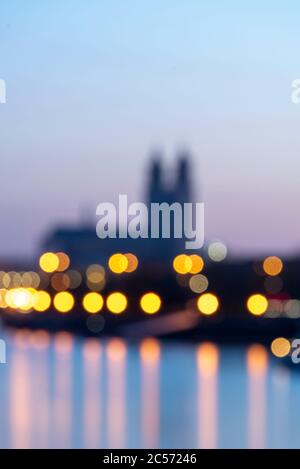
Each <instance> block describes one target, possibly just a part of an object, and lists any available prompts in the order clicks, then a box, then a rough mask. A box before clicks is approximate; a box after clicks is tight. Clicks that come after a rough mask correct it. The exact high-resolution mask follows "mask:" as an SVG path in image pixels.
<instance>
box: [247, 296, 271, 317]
mask: <svg viewBox="0 0 300 469" xmlns="http://www.w3.org/2000/svg"><path fill="white" fill-rule="evenodd" d="M247 308H248V311H249V312H250V313H251V314H253V315H254V316H261V315H262V314H264V313H265V312H266V311H267V309H268V300H267V298H266V297H265V296H264V295H261V294H260V293H257V294H254V295H251V296H250V297H249V298H248V300H247Z"/></svg>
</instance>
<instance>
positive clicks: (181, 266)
mask: <svg viewBox="0 0 300 469" xmlns="http://www.w3.org/2000/svg"><path fill="white" fill-rule="evenodd" d="M192 267H193V262H192V259H191V258H190V256H187V255H186V254H179V255H178V256H176V257H175V259H174V260H173V268H174V270H175V272H177V273H178V274H182V275H185V274H188V273H189V272H190V271H191V269H192Z"/></svg>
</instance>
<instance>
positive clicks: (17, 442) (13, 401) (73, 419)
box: [0, 330, 300, 448]
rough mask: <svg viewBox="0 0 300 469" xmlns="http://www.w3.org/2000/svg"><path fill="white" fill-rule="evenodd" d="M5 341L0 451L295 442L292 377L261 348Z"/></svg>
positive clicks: (66, 339)
mask: <svg viewBox="0 0 300 469" xmlns="http://www.w3.org/2000/svg"><path fill="white" fill-rule="evenodd" d="M4 339H5V342H6V364H1V365H0V447H1V448H139V447H141V448H235V447H236V448H247V447H248V448H264V447H269V448H288V447H292V448H293V447H299V446H300V426H299V421H300V406H299V395H300V372H298V370H297V369H296V370H290V369H288V368H286V367H284V366H283V365H282V363H281V362H280V360H279V359H277V360H276V359H275V358H274V357H273V358H272V357H271V356H270V355H269V352H268V350H267V349H265V348H264V347H262V346H261V345H255V344H253V345H251V346H248V347H223V346H221V347H219V346H218V345H216V344H214V343H202V344H187V343H175V342H174V343H173V342H160V341H157V340H155V339H144V340H143V341H141V342H140V343H135V344H132V343H128V342H126V341H124V340H122V339H118V338H112V339H107V340H105V341H104V340H103V341H96V340H95V339H81V338H76V337H73V336H71V335H70V334H68V333H59V334H56V335H54V336H50V335H48V334H47V333H46V332H41V331H37V332H34V333H33V332H29V331H26V330H19V331H17V332H10V333H6V334H5V335H4ZM299 366H300V365H299ZM299 371H300V369H299Z"/></svg>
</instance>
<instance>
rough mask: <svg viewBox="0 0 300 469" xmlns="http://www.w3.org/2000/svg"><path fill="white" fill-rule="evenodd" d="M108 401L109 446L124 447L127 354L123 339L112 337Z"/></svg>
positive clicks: (108, 350)
mask: <svg viewBox="0 0 300 469" xmlns="http://www.w3.org/2000/svg"><path fill="white" fill-rule="evenodd" d="M106 351H107V367H108V402H107V433H108V445H107V446H108V447H109V448H124V447H125V446H126V445H125V424H126V421H125V420H126V408H125V405H126V404H125V392H126V354H127V348H126V345H125V343H124V341H123V340H121V339H112V340H110V341H109V342H108V344H107V348H106Z"/></svg>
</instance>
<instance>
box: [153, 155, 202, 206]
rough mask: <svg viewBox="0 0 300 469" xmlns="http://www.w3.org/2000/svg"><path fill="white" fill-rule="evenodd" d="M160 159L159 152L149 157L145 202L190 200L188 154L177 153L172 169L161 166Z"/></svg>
mask: <svg viewBox="0 0 300 469" xmlns="http://www.w3.org/2000/svg"><path fill="white" fill-rule="evenodd" d="M162 160H163V157H162V155H161V154H159V153H155V154H153V155H152V157H151V160H150V172H149V182H148V192H147V194H146V197H147V203H148V204H149V205H150V203H163V202H167V203H168V204H172V203H174V202H179V203H181V204H183V203H185V202H192V198H193V197H192V190H191V175H190V155H189V154H188V153H187V152H180V153H178V156H177V163H176V167H175V168H174V169H175V170H173V171H170V170H167V169H165V168H163V165H162Z"/></svg>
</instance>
